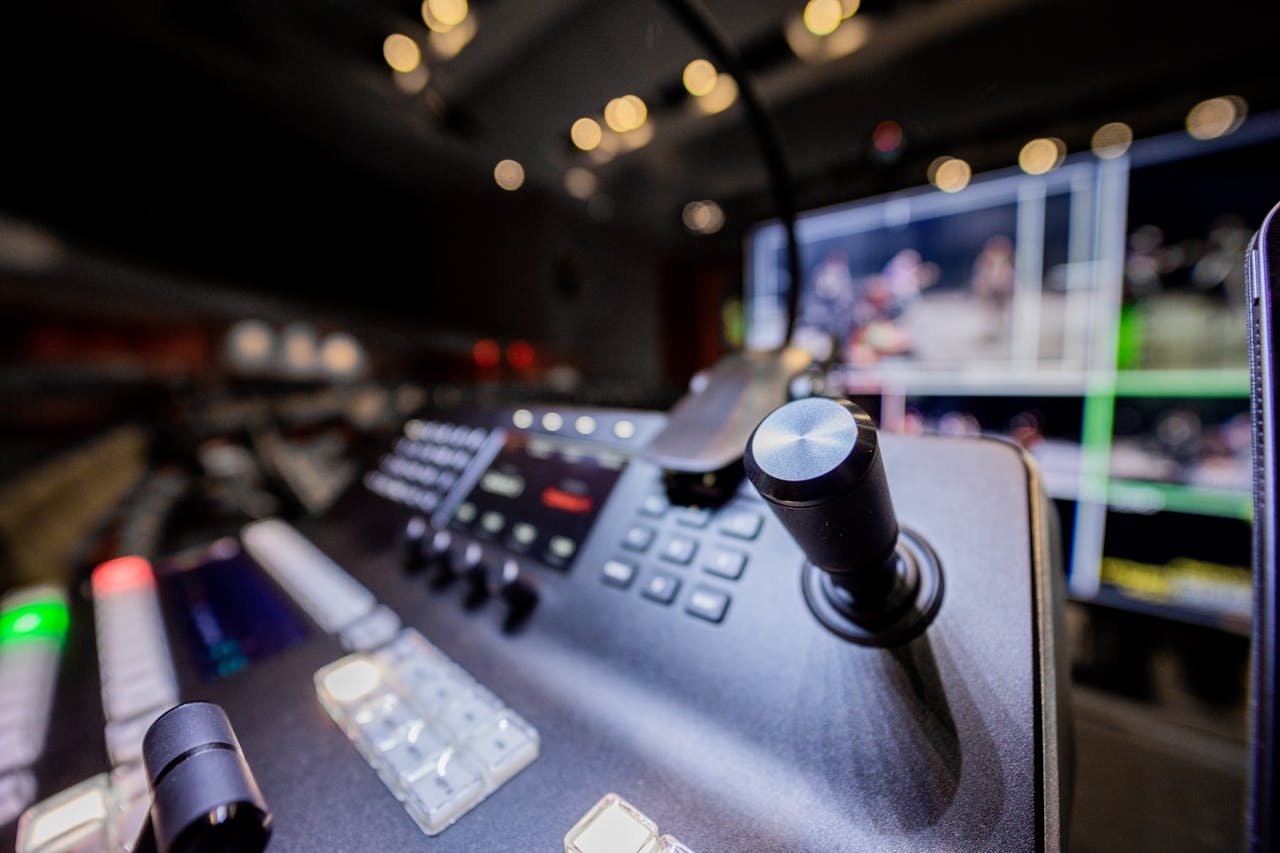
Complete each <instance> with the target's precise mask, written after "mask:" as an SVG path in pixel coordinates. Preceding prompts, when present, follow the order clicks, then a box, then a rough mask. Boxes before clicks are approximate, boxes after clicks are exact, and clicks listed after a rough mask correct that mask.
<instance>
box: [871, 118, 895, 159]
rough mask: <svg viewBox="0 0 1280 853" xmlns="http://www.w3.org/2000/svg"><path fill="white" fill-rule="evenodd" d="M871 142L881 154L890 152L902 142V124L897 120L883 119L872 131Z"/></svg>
mask: <svg viewBox="0 0 1280 853" xmlns="http://www.w3.org/2000/svg"><path fill="white" fill-rule="evenodd" d="M871 144H872V145H874V146H875V148H876V150H877V151H879V152H880V153H881V154H889V153H891V152H893V151H896V150H897V149H898V146H899V145H901V144H902V125H900V124H898V123H897V122H896V121H882V122H880V123H879V124H877V125H876V129H875V130H873V131H871Z"/></svg>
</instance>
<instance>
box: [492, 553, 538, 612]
mask: <svg viewBox="0 0 1280 853" xmlns="http://www.w3.org/2000/svg"><path fill="white" fill-rule="evenodd" d="M498 595H499V596H500V597H501V598H502V600H503V602H504V603H505V604H506V605H507V618H506V621H505V622H504V627H505V628H506V629H507V630H512V629H514V628H516V627H517V626H518V625H520V623H521V622H523V621H524V620H525V619H526V618H528V616H529V614H530V613H532V612H533V608H534V607H536V606H537V604H538V586H537V584H536V583H535V582H534V580H533V577H532V576H531V575H530V573H529V572H528V571H527V570H525V569H524V568H522V567H521V565H520V561H519V560H517V559H515V558H514V557H512V558H508V559H506V560H504V561H503V563H502V572H501V574H500V576H499V578H498Z"/></svg>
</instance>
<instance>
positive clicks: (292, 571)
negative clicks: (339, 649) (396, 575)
mask: <svg viewBox="0 0 1280 853" xmlns="http://www.w3.org/2000/svg"><path fill="white" fill-rule="evenodd" d="M240 539H241V541H242V542H243V543H244V547H245V550H246V551H248V552H249V555H250V556H251V557H253V559H254V560H256V561H257V562H258V564H259V565H260V566H262V567H263V569H265V570H266V572H267V574H269V575H271V577H272V578H274V579H275V581H276V582H277V583H279V584H280V586H282V587H284V589H285V591H286V592H288V593H289V595H290V596H291V597H292V598H293V600H294V601H296V602H297V603H298V606H300V607H301V608H302V609H303V610H305V611H306V612H307V615H308V616H310V617H311V618H312V619H314V620H315V622H316V624H318V625H319V626H320V627H321V628H322V629H323V630H324V631H326V632H328V633H330V634H339V633H341V632H342V631H343V630H344V629H346V628H348V627H349V626H351V625H352V624H354V623H355V622H356V621H357V620H358V619H361V618H363V617H365V616H367V615H368V614H369V613H370V612H372V611H373V609H374V607H375V606H376V601H375V600H374V597H373V593H371V592H369V590H367V589H365V587H364V586H363V585H361V583H360V582H359V581H357V580H356V579H355V578H353V577H351V575H349V574H347V572H346V570H345V569H343V568H342V567H341V566H339V565H338V564H337V563H335V562H334V561H333V560H331V559H329V557H328V556H326V555H325V553H324V552H323V551H321V550H320V549H319V548H317V547H316V546H315V545H313V544H311V542H309V541H308V540H307V539H306V538H305V537H303V535H302V534H301V533H299V532H298V531H297V530H295V529H294V528H293V527H291V526H290V525H288V524H286V523H285V522H283V521H280V520H279V519H275V518H269V519H266V520H264V521H256V522H254V523H253V524H250V525H247V526H246V527H245V528H244V529H243V530H242V531H241V532H240Z"/></svg>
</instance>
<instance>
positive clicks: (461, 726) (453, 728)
mask: <svg viewBox="0 0 1280 853" xmlns="http://www.w3.org/2000/svg"><path fill="white" fill-rule="evenodd" d="M501 710H502V701H501V700H500V699H498V697H497V696H494V695H493V694H492V693H490V692H489V691H488V690H486V689H484V688H483V687H476V688H475V689H474V690H472V691H471V692H470V693H465V694H463V695H462V696H460V697H459V698H458V699H456V700H455V701H454V702H452V703H451V704H449V705H448V706H447V707H446V708H445V709H444V712H443V713H441V714H440V717H439V720H438V722H439V723H440V725H441V726H442V727H443V728H444V729H445V730H446V731H448V732H450V733H451V734H452V735H453V736H454V737H455V738H458V739H461V738H464V737H466V736H467V735H468V734H470V733H471V732H472V731H473V730H475V729H476V728H478V727H479V726H482V725H484V724H486V723H489V722H491V721H492V720H493V718H494V717H496V716H498V712H499V711H501Z"/></svg>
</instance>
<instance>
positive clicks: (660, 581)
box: [640, 572, 680, 604]
mask: <svg viewBox="0 0 1280 853" xmlns="http://www.w3.org/2000/svg"><path fill="white" fill-rule="evenodd" d="M640 592H641V594H642V595H644V597H645V598H647V599H649V600H650V601H656V602H658V603H659V604H670V603H671V602H673V601H675V599H676V595H677V594H678V593H679V592H680V578H678V577H676V576H675V575H669V574H667V573H665V572H654V573H653V574H652V575H650V576H649V579H648V580H646V581H645V583H644V588H643V589H641V590H640Z"/></svg>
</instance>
